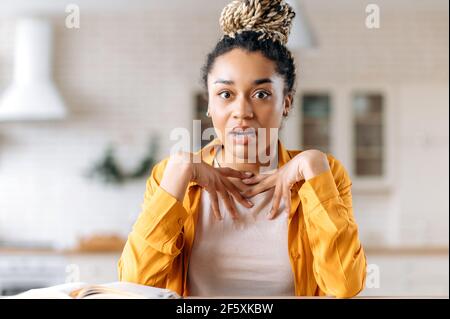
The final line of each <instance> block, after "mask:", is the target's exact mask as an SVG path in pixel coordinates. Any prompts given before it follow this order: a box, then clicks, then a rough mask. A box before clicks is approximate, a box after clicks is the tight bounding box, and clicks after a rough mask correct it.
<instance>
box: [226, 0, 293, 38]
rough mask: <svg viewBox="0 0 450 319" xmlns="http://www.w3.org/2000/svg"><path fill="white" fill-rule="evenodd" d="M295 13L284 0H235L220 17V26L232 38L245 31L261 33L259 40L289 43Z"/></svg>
mask: <svg viewBox="0 0 450 319" xmlns="http://www.w3.org/2000/svg"><path fill="white" fill-rule="evenodd" d="M294 17H295V12H294V10H293V9H292V7H291V6H290V5H289V4H287V3H286V2H285V1H284V0H234V1H232V2H231V3H229V4H228V5H227V6H226V7H225V8H224V9H223V10H222V14H221V16H220V26H221V28H222V31H223V33H224V34H225V35H228V36H230V37H232V38H234V37H235V35H236V34H239V33H241V32H243V31H256V32H261V36H260V37H259V38H258V39H271V40H273V41H279V42H281V43H282V44H283V45H286V43H287V42H288V37H289V33H290V31H291V26H292V19H293V18H294Z"/></svg>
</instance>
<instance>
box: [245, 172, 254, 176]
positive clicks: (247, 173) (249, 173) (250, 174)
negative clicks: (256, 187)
mask: <svg viewBox="0 0 450 319" xmlns="http://www.w3.org/2000/svg"><path fill="white" fill-rule="evenodd" d="M252 175H253V173H252V172H245V176H249V177H250V176H252Z"/></svg>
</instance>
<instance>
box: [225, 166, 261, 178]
mask: <svg viewBox="0 0 450 319" xmlns="http://www.w3.org/2000/svg"><path fill="white" fill-rule="evenodd" d="M216 169H217V170H218V171H219V172H220V174H222V175H224V176H227V177H236V178H249V177H251V176H253V173H252V172H241V171H238V170H235V169H232V168H230V167H219V168H216Z"/></svg>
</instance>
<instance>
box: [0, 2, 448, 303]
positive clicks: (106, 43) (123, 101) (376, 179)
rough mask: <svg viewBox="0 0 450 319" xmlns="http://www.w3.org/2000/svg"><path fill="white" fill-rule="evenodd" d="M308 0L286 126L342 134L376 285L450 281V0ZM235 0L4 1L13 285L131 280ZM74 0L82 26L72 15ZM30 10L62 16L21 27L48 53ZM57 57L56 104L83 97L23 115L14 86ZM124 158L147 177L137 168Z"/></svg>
mask: <svg viewBox="0 0 450 319" xmlns="http://www.w3.org/2000/svg"><path fill="white" fill-rule="evenodd" d="M290 2H291V4H293V5H295V7H296V9H297V11H298V18H296V19H297V20H296V22H294V28H295V27H297V29H296V31H293V34H294V33H295V34H296V36H295V38H294V37H293V39H295V41H294V40H292V41H290V43H289V45H290V47H291V48H292V50H293V51H294V53H295V56H296V61H297V67H298V71H299V74H298V83H297V95H296V97H295V108H294V111H293V112H291V113H290V115H289V119H288V121H287V122H286V124H285V128H284V131H283V133H282V134H283V137H282V140H283V142H284V143H285V145H286V146H287V147H288V148H299V147H300V148H311V147H317V148H320V149H322V150H324V151H328V152H331V153H332V154H334V155H335V156H336V157H337V158H338V159H340V160H341V161H342V162H343V164H344V165H345V166H346V167H347V168H348V170H349V172H350V174H351V177H352V180H353V195H354V203H353V204H354V212H355V217H356V219H357V222H358V224H359V227H360V238H361V240H362V242H363V244H364V246H365V248H366V254H367V257H368V262H369V264H371V268H370V275H371V277H370V280H369V282H368V283H367V284H368V287H367V289H366V290H365V291H364V293H363V295H367V296H407V295H424V296H425V295H427V296H428V295H431V296H442V295H444V296H448V290H449V288H448V287H449V280H448V279H449V278H448V238H449V232H448V225H449V223H448V222H449V220H448V216H449V197H448V191H449V179H448V176H449V172H448V160H449V159H448V150H449V149H448V145H449V140H448V115H449V114H448V113H449V104H448V102H449V100H448V99H449V95H448V92H449V91H448V90H449V89H448V87H449V86H448V84H449V77H448V69H449V62H448V61H449V59H448V57H449V55H448V53H449V52H448V48H449V46H448V30H449V7H448V1H445V0H430V1H419V0H408V1H407V0H398V1H388V0H380V1H370V2H369V1H360V0H339V1H325V0H298V1H290ZM226 3H228V1H223V0H215V1H206V0H189V1H181V0H173V1H170V2H167V1H139V0H134V1H119V0H117V1H106V0H101V1H96V2H95V3H92V2H90V1H87V0H78V1H53V0H38V1H33V2H30V1H25V0H15V1H12V0H11V1H9V0H6V1H5V0H3V1H1V3H0V244H1V245H0V295H1V294H12V293H16V292H19V291H22V290H25V289H29V288H33V287H40V286H47V285H51V284H57V283H62V282H64V281H70V280H81V281H86V282H106V281H115V280H117V274H116V263H117V259H118V257H119V255H120V249H121V245H122V244H123V240H124V239H125V238H126V235H127V233H128V232H129V231H130V228H131V226H132V224H133V222H134V220H135V219H136V217H137V215H138V214H139V211H140V205H141V203H142V198H143V193H144V189H145V180H146V177H147V176H148V173H149V171H150V169H149V168H148V169H147V170H145V168H146V165H147V167H148V166H149V165H151V163H152V160H153V161H157V160H160V159H162V158H163V157H165V156H167V155H168V152H169V148H170V147H171V146H172V145H173V143H174V141H171V140H170V138H169V134H170V131H171V130H172V129H173V128H176V127H186V128H187V129H189V130H190V131H192V120H193V119H198V118H201V117H200V116H203V111H204V108H205V104H204V101H203V100H202V98H201V93H202V86H201V83H200V68H201V66H202V65H203V63H204V61H205V57H206V54H207V53H208V52H209V51H210V50H211V49H212V47H213V45H214V44H215V42H216V41H217V40H218V38H219V36H220V29H219V25H218V19H219V16H220V12H221V9H222V8H223V7H224V5H225V4H226ZM71 4H72V5H76V6H75V9H76V8H79V13H80V20H79V22H80V24H79V28H68V27H67V26H66V20H67V17H68V16H69V15H70V14H72V13H73V11H72V10H73V8H74V6H70V5H71ZM369 4H376V5H377V7H378V8H379V14H380V15H379V17H380V20H379V22H380V24H379V27H378V28H370V27H367V26H366V18H367V16H368V15H369V14H370V13H371V12H372V11H370V12H366V8H367V5H369ZM68 5H69V7H67V6H68ZM66 8H69V9H70V8H72V9H70V10H68V12H66V11H65V10H66ZM30 17H38V18H40V19H41V20H44V21H47V23H49V25H51V26H52V32H53V46H51V41H50V40H49V38H46V37H45V36H46V33H45V30H47V31H48V29H45V27H43V30H44V32H43V33H44V35H42V34H40V33H39V34H33V32H38V31H36V30H38V29H39V28H40V27H39V24H38V25H31V30H34V31H29V32H31V36H28V37H27V36H26V35H25V36H24V37H23V38H21V39H25V40H24V42H25V43H27V41H29V42H30V43H33V42H34V45H37V47H38V48H37V49H36V50H37V51H33V48H34V47H31V48H32V49H31V52H41V53H42V52H43V53H42V57H41V59H42V60H40V59H39V54H37V57H36V56H35V55H34V54H32V58H31V59H30V60H32V61H33V63H34V64H35V65H34V66H33V65H29V64H28V63H27V62H26V61H28V60H27V55H26V52H27V49H26V48H25V49H24V47H27V45H24V46H22V49H20V50H19V49H18V43H19V42H20V41H21V40H19V38H20V36H18V33H19V30H20V26H21V25H22V26H23V25H24V24H23V23H22V24H21V21H24V20H23V19H24V18H25V19H27V18H30ZM28 21H29V20H28ZM72 22H73V21H72ZM41 26H42V25H41ZM22 30H23V29H22ZM25 33H26V31H25ZM47 35H48V33H47ZM40 36H42V38H40ZM33 39H34V40H36V39H42V40H41V41H33ZM46 41H50V42H48V43H49V44H50V45H49V46H48V47H46V46H45V43H47V42H46ZM36 42H38V44H36ZM46 48H47V49H50V51H48V52H50V53H52V54H53V55H51V54H50V55H48V56H47V55H46V52H47V51H46ZM18 52H19V53H18ZM20 52H22V53H23V52H25V53H24V54H21V53H20ZM24 56H25V57H24ZM18 57H21V58H22V59H23V60H24V61H25V62H22V63H17V65H19V71H18V70H17V67H15V64H14V63H15V62H17V61H18V60H17V59H18ZM46 57H48V58H49V60H48V61H50V62H51V67H52V68H51V70H52V71H53V81H54V84H55V86H56V87H57V89H58V91H59V94H60V95H61V96H62V100H63V101H64V102H63V104H58V100H56V102H55V109H59V110H63V109H65V110H66V114H65V115H64V113H61V112H60V113H58V112H57V111H55V110H53V111H52V110H51V109H49V110H47V111H48V114H46V113H45V112H44V113H42V118H41V119H40V120H28V119H27V116H26V112H25V113H24V114H22V115H21V116H19V118H18V119H15V120H10V119H9V118H8V116H7V114H6V112H5V111H4V112H3V113H2V106H3V107H4V108H5V109H6V107H7V106H5V104H6V103H5V99H6V98H5V96H6V92H7V90H8V88H9V87H10V85H11V84H12V83H13V80H14V79H17V78H20V74H22V77H26V76H27V75H28V73H27V71H26V67H28V68H31V69H34V68H37V69H38V70H40V69H39V68H42V67H43V66H45V61H47V60H46ZM36 65H37V66H36ZM20 66H22V67H23V69H25V70H23V69H22V70H21V69H20ZM24 66H26V67H24ZM43 70H44V73H45V67H44V68H43ZM14 74H16V77H15V78H14ZM23 74H25V75H23ZM31 74H33V72H31ZM37 74H39V72H37ZM44 80H45V77H44ZM36 81H37V82H40V81H43V80H42V79H39V78H38V77H37V80H36ZM17 82H20V80H18V81H17ZM37 91H39V90H37ZM2 94H3V104H2ZM34 100H35V101H40V99H39V98H36V99H34ZM36 104H38V103H36ZM30 112H32V110H30ZM52 112H54V114H56V113H58V114H57V116H59V118H52ZM55 112H56V113H55ZM5 114H6V115H5ZM152 141H153V142H154V141H157V143H156V144H157V145H155V143H153V144H152ZM108 150H110V151H111V153H108ZM108 154H109V156H108ZM101 164H103V165H101ZM141 166H142V167H144V169H140V168H141ZM117 167H119V168H121V169H122V171H124V172H127V173H129V175H133V173H135V174H134V175H136V177H135V178H131V177H129V178H125V179H123V180H122V177H123V176H122V175H121V174H120V171H117V170H116V168H117ZM139 171H140V172H141V173H142V171H144V176H141V177H139V176H140V175H141V174H139ZM90 175H94V176H90ZM89 176H90V177H89ZM99 177H100V178H99ZM105 179H106V180H107V181H109V182H106V181H105ZM120 181H121V182H120ZM370 285H371V286H370ZM369 286H370V287H369Z"/></svg>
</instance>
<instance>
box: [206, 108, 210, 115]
mask: <svg viewBox="0 0 450 319" xmlns="http://www.w3.org/2000/svg"><path fill="white" fill-rule="evenodd" d="M206 117H211V114H209V109H208V110H207V111H206Z"/></svg>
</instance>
